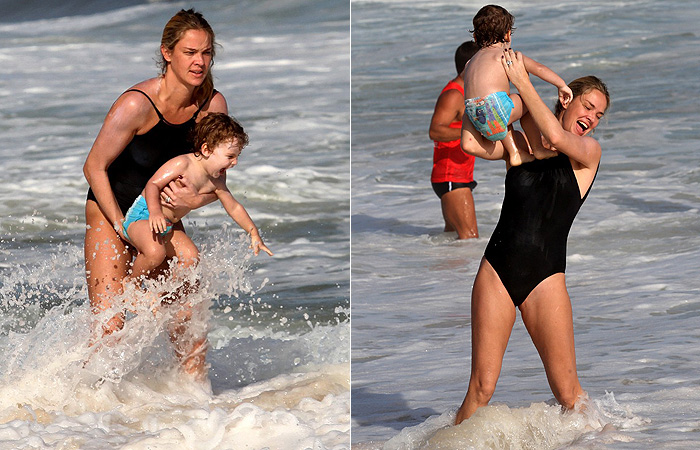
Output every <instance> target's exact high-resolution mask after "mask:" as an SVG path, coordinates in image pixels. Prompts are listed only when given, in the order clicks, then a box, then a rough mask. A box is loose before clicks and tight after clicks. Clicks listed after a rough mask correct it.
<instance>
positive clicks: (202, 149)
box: [199, 142, 211, 156]
mask: <svg viewBox="0 0 700 450" xmlns="http://www.w3.org/2000/svg"><path fill="white" fill-rule="evenodd" d="M199 151H200V153H201V154H202V155H204V156H209V155H211V150H209V146H208V145H207V143H206V142H205V143H204V144H202V146H201V147H200V148H199Z"/></svg>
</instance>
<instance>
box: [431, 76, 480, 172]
mask: <svg viewBox="0 0 700 450" xmlns="http://www.w3.org/2000/svg"><path fill="white" fill-rule="evenodd" d="M451 89H456V90H458V91H459V92H460V93H461V94H462V95H464V88H463V87H462V86H460V85H459V84H457V83H455V82H454V81H450V82H449V83H447V86H445V87H444V89H443V90H442V92H440V94H442V93H443V92H445V91H449V90H451ZM450 128H462V121H455V122H452V123H451V124H450ZM434 142H435V144H434V147H433V172H432V174H431V175H430V181H431V182H432V183H445V182H448V181H452V182H455V183H471V182H472V181H474V157H473V156H471V155H467V154H466V153H464V152H463V151H462V149H461V148H460V145H459V139H457V140H455V141H450V142H438V141H434Z"/></svg>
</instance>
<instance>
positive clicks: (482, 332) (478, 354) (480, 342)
mask: <svg viewBox="0 0 700 450" xmlns="http://www.w3.org/2000/svg"><path fill="white" fill-rule="evenodd" d="M514 323H515V306H514V305H513V302H512V301H511V299H510V296H509V295H508V293H507V292H506V289H505V287H503V283H502V282H501V280H500V278H499V277H498V274H496V271H495V270H494V269H493V267H491V264H489V262H488V261H486V259H482V260H481V266H480V267H479V272H478V273H477V275H476V280H474V288H473V290H472V306H471V327H472V370H471V377H470V379H469V388H468V390H467V395H466V397H465V398H464V402H463V403H462V406H461V407H460V408H459V410H458V411H457V419H456V421H455V424H456V425H459V424H460V423H462V421H464V420H466V419H468V418H469V417H471V415H472V414H474V411H476V409H477V408H479V407H481V406H486V405H487V404H488V402H489V401H490V400H491V396H493V393H494V391H495V390H496V382H497V381H498V377H499V375H500V373H501V365H502V363H503V354H504V353H505V351H506V346H507V345H508V339H509V338H510V333H511V331H512V329H513V324H514Z"/></svg>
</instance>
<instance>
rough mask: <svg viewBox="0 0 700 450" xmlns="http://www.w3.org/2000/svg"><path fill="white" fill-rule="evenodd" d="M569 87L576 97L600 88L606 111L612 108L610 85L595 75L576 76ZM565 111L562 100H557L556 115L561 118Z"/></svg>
mask: <svg viewBox="0 0 700 450" xmlns="http://www.w3.org/2000/svg"><path fill="white" fill-rule="evenodd" d="M569 88H571V92H572V93H573V94H574V98H576V97H578V96H581V95H583V94H587V93H589V92H591V91H592V90H594V89H595V90H598V91H600V92H601V93H602V94H603V95H604V96H605V101H606V105H605V111H606V112H607V110H608V108H610V93H609V92H608V87H607V86H606V85H605V83H603V81H602V80H601V79H600V78H598V77H595V76H593V75H588V76H586V77H581V78H576V79H575V80H574V81H572V82H571V83H569ZM563 113H564V106H562V104H561V102H560V101H559V100H557V104H556V105H555V106H554V115H555V116H556V117H557V118H559V117H561V115H562V114H563Z"/></svg>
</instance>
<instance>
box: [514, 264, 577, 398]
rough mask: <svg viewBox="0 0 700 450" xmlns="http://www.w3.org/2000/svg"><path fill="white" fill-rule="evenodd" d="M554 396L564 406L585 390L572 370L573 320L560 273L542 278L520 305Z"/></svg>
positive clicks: (573, 357) (564, 283)
mask: <svg viewBox="0 0 700 450" xmlns="http://www.w3.org/2000/svg"><path fill="white" fill-rule="evenodd" d="M520 311H521V313H522V317H523V322H524V323H525V327H526V328H527V331H528V333H530V336H531V337H532V342H533V343H534V344H535V347H536V348H537V351H538V353H539V354H540V358H541V359H542V363H543V364H544V369H545V372H546V373H547V381H549V386H550V388H551V389H552V393H553V394H554V397H555V398H556V399H557V401H559V403H560V404H561V405H562V406H564V407H565V408H567V409H572V408H573V407H574V404H575V403H576V401H577V400H578V399H579V397H580V396H581V395H583V394H584V393H585V392H584V391H583V389H582V388H581V384H580V383H579V380H578V374H577V373H576V352H575V349H574V323H573V317H572V313H571V300H570V299H569V294H568V293H567V292H566V280H565V277H564V274H563V273H558V274H554V275H552V276H550V277H549V278H547V279H545V280H544V281H542V282H541V283H540V284H539V285H538V286H537V287H536V288H535V289H534V290H533V291H532V292H531V293H530V295H529V296H528V298H527V299H526V300H525V302H523V304H522V305H520Z"/></svg>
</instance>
